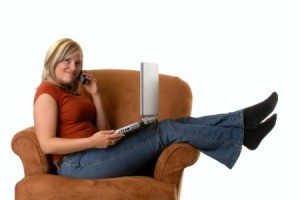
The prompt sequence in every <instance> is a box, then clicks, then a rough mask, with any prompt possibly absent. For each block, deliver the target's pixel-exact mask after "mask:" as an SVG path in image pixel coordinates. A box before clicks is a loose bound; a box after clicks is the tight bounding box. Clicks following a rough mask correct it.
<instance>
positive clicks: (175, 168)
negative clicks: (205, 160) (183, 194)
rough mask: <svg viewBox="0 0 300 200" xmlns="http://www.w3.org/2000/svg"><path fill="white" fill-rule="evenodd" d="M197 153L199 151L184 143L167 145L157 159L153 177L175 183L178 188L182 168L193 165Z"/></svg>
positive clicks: (197, 155)
mask: <svg viewBox="0 0 300 200" xmlns="http://www.w3.org/2000/svg"><path fill="white" fill-rule="evenodd" d="M199 155H200V152H199V151H198V150H197V149H196V148H194V147H193V146H191V145H189V144H186V143H179V144H173V145H171V146H169V147H168V148H166V149H165V150H164V151H163V152H162V154H161V155H160V156H159V158H158V160H157V163H156V166H155V170H154V178H155V179H157V180H159V181H164V182H169V183H173V184H176V185H177V187H178V188H180V185H181V176H182V174H183V170H184V168H186V167H188V166H191V165H193V164H194V163H195V162H196V161H197V160H198V158H199Z"/></svg>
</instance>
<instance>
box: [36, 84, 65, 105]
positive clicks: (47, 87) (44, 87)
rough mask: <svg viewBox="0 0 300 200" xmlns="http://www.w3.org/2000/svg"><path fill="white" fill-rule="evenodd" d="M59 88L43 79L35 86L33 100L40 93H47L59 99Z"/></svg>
mask: <svg viewBox="0 0 300 200" xmlns="http://www.w3.org/2000/svg"><path fill="white" fill-rule="evenodd" d="M61 92H62V91H61V88H60V87H59V86H57V85H55V84H53V83H51V82H47V81H43V82H42V83H41V84H40V85H39V86H38V88H37V90H36V93H35V97H34V102H35V101H36V99H37V98H38V97H39V96H40V95H42V94H48V95H50V96H52V97H53V98H54V99H55V100H56V101H58V100H59V97H60V96H61Z"/></svg>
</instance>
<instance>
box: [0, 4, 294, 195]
mask: <svg viewBox="0 0 300 200" xmlns="http://www.w3.org/2000/svg"><path fill="white" fill-rule="evenodd" d="M299 10H300V6H299V3H298V1H296V0H295V1H292V0H252V1H243V0H235V1H234V0H226V1H224V0H210V1H201V0H198V1H196V0H195V1H191V0H183V1H176V0H172V1H164V0H159V1H158V0H151V1H142V0H125V1H124V0H120V1H115V0H110V1H79V0H68V1H66V0H64V1H63V0H51V1H39V0H27V1H23V0H10V1H5V2H4V1H3V0H1V2H0V22H1V24H0V25H1V27H0V30H1V31H0V34H1V37H0V56H1V62H0V63H1V84H0V87H1V89H0V91H1V110H0V112H1V115H0V117H1V120H0V122H1V125H0V134H1V135H0V137H1V139H0V163H1V165H0V167H1V169H0V173H1V174H0V188H1V192H0V196H1V197H0V199H9V200H12V199H14V186H15V184H16V182H17V181H19V180H20V179H21V178H22V177H23V167H22V164H21V161H20V159H19V157H17V156H16V155H14V154H13V152H12V151H11V147H10V142H11V139H12V137H13V135H14V134H15V133H16V132H18V131H20V130H22V129H24V128H26V127H29V126H31V125H33V118H32V101H33V95H34V93H35V88H36V87H37V86H38V84H39V83H40V77H41V72H42V68H43V60H44V56H45V53H46V51H47V49H48V47H49V46H50V45H51V44H52V43H53V42H54V41H56V40H57V39H60V38H62V37H69V38H72V39H74V40H76V41H77V42H79V43H80V44H81V46H82V48H83V50H84V67H85V69H95V68H101V69H104V68H124V69H137V70H138V69H139V63H140V62H141V61H145V62H154V63H158V64H159V70H160V73H164V74H169V75H174V76H179V77H180V78H182V79H184V80H185V81H187V82H188V83H189V84H190V86H191V88H192V91H193V96H194V101H193V113H192V115H193V116H202V115H207V114H216V113H223V112H229V111H234V110H237V109H240V108H243V107H246V106H249V105H252V104H254V103H257V102H259V101H261V100H263V99H265V98H266V97H267V96H269V94H270V93H271V92H273V91H277V92H278V94H279V103H278V106H277V108H276V110H275V112H277V113H278V120H277V125H276V127H275V129H274V130H273V131H272V132H271V133H270V135H268V136H267V138H266V139H265V140H264V141H263V142H262V144H261V146H260V147H259V148H258V149H257V150H256V151H249V150H247V149H246V148H243V150H242V154H241V156H240V158H239V160H238V162H237V164H236V165H235V166H234V168H233V169H232V170H229V169H227V168H226V167H225V166H223V165H221V164H220V163H218V162H216V161H215V160H213V159H211V158H209V157H207V156H205V155H204V154H201V156H200V158H199V160H198V162H197V163H196V164H195V165H193V166H192V167H189V168H187V169H186V170H185V174H184V177H183V186H182V194H181V199H183V200H192V199H195V200H198V199H213V200H214V199H221V198H222V199H231V200H240V199H243V200H248V199H249V200H253V199H272V198H276V199H289V200H292V199H300V195H299V180H300V175H299V169H300V165H299V152H300V151H299V148H298V146H299V138H300V136H299V135H300V132H299V128H298V127H299V119H300V118H299V111H300V110H299V103H300V99H299V94H298V93H299V82H300V81H299V75H298V74H297V73H296V68H299V55H300V28H299V26H300V24H299V22H300V12H299ZM298 70H299V69H298ZM297 190H298V191H297Z"/></svg>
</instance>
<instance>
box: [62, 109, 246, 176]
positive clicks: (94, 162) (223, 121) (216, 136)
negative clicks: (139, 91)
mask: <svg viewBox="0 0 300 200" xmlns="http://www.w3.org/2000/svg"><path fill="white" fill-rule="evenodd" d="M243 137H244V123H243V112H242V111H241V110H240V111H236V112H231V113H228V114H218V115H210V116H204V117H199V118H192V117H185V118H179V119H167V120H163V121H160V122H159V123H157V124H152V125H149V126H146V127H144V128H143V129H141V130H139V131H136V132H135V133H131V134H130V135H127V136H125V137H124V138H123V139H121V140H120V141H119V142H118V143H117V144H116V145H114V146H110V147H109V148H107V149H88V150H85V151H81V152H78V153H73V154H70V155H67V156H65V157H64V158H63V162H62V165H61V166H60V170H58V174H59V175H62V176H70V177H77V178H110V177H118V176H127V175H131V174H133V173H135V172H136V171H138V170H139V169H140V168H141V167H143V166H145V165H147V163H149V162H151V161H152V160H153V159H156V158H157V157H158V156H159V155H160V154H161V152H162V151H163V150H164V149H165V148H166V147H167V146H169V145H170V144H174V143H179V142H186V143H189V144H191V145H193V146H194V147H196V148H197V149H199V150H200V151H201V152H202V153H204V154H206V155H208V156H210V157H211V158H213V159H215V160H217V161H219V162H220V163H222V164H224V165H225V166H227V167H228V168H230V169H231V168H232V167H233V166H234V164H235V162H236V161H237V159H238V157H239V155H240V153H241V149H242V145H243Z"/></svg>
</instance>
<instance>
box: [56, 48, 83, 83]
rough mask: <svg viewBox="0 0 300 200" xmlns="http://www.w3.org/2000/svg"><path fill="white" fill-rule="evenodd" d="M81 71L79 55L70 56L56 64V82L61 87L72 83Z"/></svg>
mask: <svg viewBox="0 0 300 200" xmlns="http://www.w3.org/2000/svg"><path fill="white" fill-rule="evenodd" d="M81 70H82V60H81V56H80V54H79V53H74V54H71V55H70V57H67V58H65V59H64V60H62V61H61V62H60V63H58V64H57V66H56V68H55V77H56V81H57V82H58V83H60V84H61V85H68V84H71V83H73V82H74V81H75V80H76V79H77V77H78V75H79V74H80V72H81Z"/></svg>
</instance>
